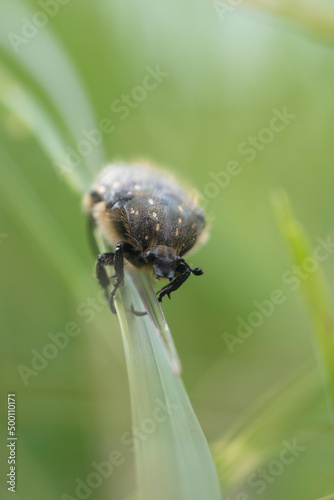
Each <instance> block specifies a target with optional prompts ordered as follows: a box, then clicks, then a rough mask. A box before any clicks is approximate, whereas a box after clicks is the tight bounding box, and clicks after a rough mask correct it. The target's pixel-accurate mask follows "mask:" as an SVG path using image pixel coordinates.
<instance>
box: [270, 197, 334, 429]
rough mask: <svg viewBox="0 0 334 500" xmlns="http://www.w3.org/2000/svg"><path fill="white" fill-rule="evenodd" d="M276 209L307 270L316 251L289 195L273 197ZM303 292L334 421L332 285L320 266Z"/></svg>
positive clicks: (304, 283) (286, 237)
mask: <svg viewBox="0 0 334 500" xmlns="http://www.w3.org/2000/svg"><path fill="white" fill-rule="evenodd" d="M272 202H273V207H274V211H275V214H276V216H277V220H278V224H279V227H280V229H281V233H282V235H283V238H284V240H285V242H286V244H287V246H288V248H289V250H290V253H291V255H292V258H293V260H294V262H295V264H296V265H297V266H300V267H301V268H302V269H305V268H304V263H305V262H306V259H312V260H313V261H314V260H315V257H314V250H313V248H312V245H311V244H310V242H309V240H308V237H307V235H306V233H305V231H304V229H303V227H302V226H301V224H300V223H299V222H298V221H297V220H296V219H295V217H294V215H293V213H292V209H291V205H290V202H289V199H288V196H287V194H286V193H285V192H280V193H276V194H275V195H273V197H272ZM301 291H302V293H303V297H304V300H305V303H306V307H307V311H308V313H309V315H310V318H311V321H312V324H313V330H314V333H315V340H316V346H317V347H316V354H317V358H318V359H319V362H320V368H321V370H322V373H323V374H324V379H325V387H326V389H327V392H328V395H329V399H330V401H331V405H332V410H331V415H332V422H333V405H334V322H333V315H332V310H331V305H330V298H329V292H328V286H327V284H326V280H325V277H324V274H323V271H322V269H321V267H320V264H319V263H318V266H317V268H316V269H315V270H314V271H313V272H309V273H308V275H307V278H306V279H303V280H301Z"/></svg>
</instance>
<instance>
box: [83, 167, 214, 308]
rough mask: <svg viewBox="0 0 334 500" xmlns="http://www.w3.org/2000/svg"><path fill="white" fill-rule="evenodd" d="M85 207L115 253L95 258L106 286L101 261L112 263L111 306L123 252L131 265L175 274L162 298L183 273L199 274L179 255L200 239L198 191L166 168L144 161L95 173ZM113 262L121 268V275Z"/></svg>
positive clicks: (202, 222)
mask: <svg viewBox="0 0 334 500" xmlns="http://www.w3.org/2000/svg"><path fill="white" fill-rule="evenodd" d="M84 207H85V210H86V212H87V214H88V216H89V218H90V220H91V221H92V222H93V223H94V224H96V225H97V226H98V227H99V229H100V230H101V232H102V234H103V236H104V238H105V239H106V241H107V242H108V243H109V244H110V245H111V246H112V247H113V248H115V254H111V253H110V254H102V255H110V257H109V260H108V262H106V258H104V259H102V258H101V256H100V257H99V258H100V261H101V260H104V261H105V262H104V263H102V264H100V265H99V261H98V264H97V277H98V279H99V281H100V284H101V285H102V286H103V288H104V289H105V290H107V285H106V283H107V281H108V284H109V278H107V277H106V273H105V266H108V265H114V267H115V271H116V278H117V280H116V283H115V286H114V290H113V291H112V292H111V297H110V305H111V308H112V310H114V308H113V305H112V300H113V296H114V295H115V292H116V290H115V287H116V289H117V286H118V285H119V284H120V283H121V282H122V280H123V277H122V276H121V275H122V273H123V258H124V257H125V258H126V260H127V261H129V262H130V263H131V264H132V265H133V266H135V267H142V266H151V267H152V268H153V270H154V271H155V275H156V277H157V278H158V279H159V278H168V279H169V280H170V281H171V280H174V281H172V283H170V285H167V286H166V287H165V288H164V289H162V290H161V291H160V292H159V300H160V301H161V299H162V296H163V295H165V294H167V295H168V296H169V293H170V292H171V291H174V290H175V289H176V288H178V287H179V286H180V284H179V282H180V276H181V275H182V279H183V281H185V279H187V277H188V276H189V274H190V273H191V272H193V273H194V274H202V272H201V270H200V269H195V270H193V269H191V268H190V266H189V265H188V264H187V263H186V262H185V261H184V259H183V256H184V255H185V254H186V253H187V252H189V251H190V250H191V249H192V248H194V247H195V245H197V244H198V243H201V242H203V240H204V236H205V231H204V227H205V219H204V214H203V212H202V210H201V209H200V208H199V206H198V203H197V195H196V194H195V193H190V194H189V193H188V192H187V191H186V190H184V189H183V188H181V187H180V186H179V185H178V184H177V183H176V182H175V180H174V179H173V178H172V177H171V176H170V175H169V174H167V173H166V172H165V171H163V170H159V169H155V168H152V167H150V166H146V165H143V164H131V165H128V164H122V163H116V164H112V165H110V166H108V167H106V168H105V169H103V170H102V172H101V173H100V175H99V176H98V177H97V179H96V181H95V183H94V185H93V186H92V190H91V191H90V193H89V194H87V195H86V196H85V198H84ZM117 253H118V254H119V255H121V258H120V259H118V260H119V261H120V260H122V264H121V265H118V266H117V264H116V263H115V262H114V261H115V260H117V255H116V254H117ZM111 255H112V256H113V257H111ZM117 267H118V268H119V269H121V270H120V276H117ZM102 275H103V277H102ZM185 275H187V276H185ZM177 280H178V281H177ZM183 281H182V283H183ZM118 282H119V283H118ZM173 283H174V286H172V285H173ZM182 283H181V284H182ZM106 293H107V291H106Z"/></svg>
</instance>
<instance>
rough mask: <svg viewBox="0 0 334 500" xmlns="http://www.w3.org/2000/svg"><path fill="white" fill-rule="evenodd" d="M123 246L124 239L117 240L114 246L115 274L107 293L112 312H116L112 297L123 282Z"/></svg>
mask: <svg viewBox="0 0 334 500" xmlns="http://www.w3.org/2000/svg"><path fill="white" fill-rule="evenodd" d="M124 246H125V243H124V241H119V242H118V243H117V245H116V248H115V255H114V269H115V275H114V276H113V277H115V278H116V281H115V283H114V287H113V289H112V290H111V292H110V295H109V306H110V309H111V312H113V313H114V314H116V309H115V306H114V297H115V294H116V292H117V289H118V287H119V286H120V285H121V284H122V283H123V280H124Z"/></svg>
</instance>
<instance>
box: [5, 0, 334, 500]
mask: <svg viewBox="0 0 334 500" xmlns="http://www.w3.org/2000/svg"><path fill="white" fill-rule="evenodd" d="M235 3H236V2H235ZM264 3H265V2H264ZM283 3H284V2H283ZM292 3H294V2H292ZM299 3H300V4H302V2H299ZM306 3H307V2H306ZM247 4H248V2H245V5H242V6H237V7H236V6H235V7H233V2H230V3H228V2H226V3H225V6H228V7H229V9H224V8H223V9H222V4H221V3H220V4H219V3H218V2H216V3H212V2H190V1H184V2H177V1H176V0H170V1H168V2H167V1H158V2H154V3H153V2H148V1H146V0H142V1H141V2H134V1H132V0H130V1H127V2H122V1H120V0H114V1H112V2H109V1H107V0H95V1H94V2H92V1H91V2H78V1H76V0H69V1H67V2H65V1H64V0H62V2H60V0H58V1H57V0H54V1H52V2H49V3H47V2H46V1H45V2H43V1H41V2H39V3H38V2H33V1H30V2H28V1H26V2H17V1H14V2H10V3H7V4H5V2H2V4H1V7H0V8H1V21H0V26H1V35H2V36H1V50H0V55H1V60H0V63H1V66H0V69H1V80H0V96H1V98H0V99H1V108H0V113H1V124H0V126H1V133H0V158H1V171H2V174H3V175H2V182H1V186H0V192H1V196H0V206H1V224H0V233H1V234H0V254H1V260H0V262H1V268H2V271H1V285H2V286H1V304H2V313H1V323H2V335H1V344H2V348H1V370H2V376H1V382H2V384H1V386H2V395H1V402H0V404H1V407H2V414H3V416H4V418H3V422H2V432H1V433H2V436H3V438H2V439H1V446H2V450H1V453H0V456H1V464H0V465H1V470H2V471H5V473H7V464H6V460H7V454H6V448H5V437H6V421H5V420H6V419H5V416H6V403H7V396H6V395H7V393H8V392H15V393H16V399H17V429H18V431H17V432H18V437H19V440H18V452H17V453H18V473H17V474H18V479H17V493H16V498H17V499H18V500H21V499H24V500H29V499H36V498H48V499H49V500H53V499H59V498H61V497H62V494H64V493H67V494H69V495H72V496H73V497H75V487H76V482H75V480H76V478H81V479H82V480H83V481H85V478H86V477H87V475H88V474H89V473H91V472H92V471H93V470H94V469H93V468H92V462H93V461H96V462H101V461H102V460H105V459H106V458H107V456H108V455H109V453H110V452H111V451H112V450H114V449H122V444H121V442H120V436H121V435H122V434H123V433H124V432H126V431H128V430H129V429H130V428H131V415H130V405H129V392H128V383H127V373H126V367H125V360H124V355H123V347H122V340H121V335H120V330H119V326H118V322H117V318H116V317H114V316H112V315H111V314H110V312H109V311H108V309H107V308H106V307H103V306H101V305H100V304H99V303H97V302H96V303H93V302H90V305H89V300H90V298H93V299H94V297H96V295H97V293H98V291H99V289H98V286H97V283H96V281H95V279H94V276H93V269H94V256H93V254H92V253H91V251H90V248H89V245H88V241H87V235H86V221H85V219H84V216H83V214H82V210H81V195H80V193H78V192H77V191H74V190H71V189H69V188H68V185H67V183H66V181H65V176H64V172H65V174H66V173H69V175H70V176H72V177H73V179H74V180H76V179H78V183H79V184H80V188H81V189H82V190H83V189H87V187H88V186H89V183H90V182H91V180H92V179H93V177H94V175H95V173H97V172H98V171H99V169H100V168H101V167H102V166H103V165H104V164H105V163H107V162H108V161H112V160H114V159H124V160H133V159H138V158H147V159H149V160H151V161H152V162H156V163H157V164H159V165H162V166H167V167H168V168H170V170H171V171H174V172H175V173H177V174H178V175H179V176H180V177H181V178H182V179H183V180H185V181H188V182H189V183H190V184H193V185H194V186H196V187H197V189H198V190H199V191H200V193H201V194H202V195H203V197H204V198H205V200H204V201H206V203H205V206H206V211H207V214H208V218H209V220H210V224H211V230H210V239H209V241H208V243H207V244H206V245H205V246H204V247H203V248H202V249H201V250H200V251H199V252H198V253H196V254H194V256H192V257H191V258H189V261H190V263H191V264H193V265H194V266H201V267H202V268H203V270H204V271H205V274H204V276H203V277H201V278H198V279H197V278H191V279H190V280H189V281H188V282H187V283H186V284H185V285H184V287H182V288H181V289H180V290H179V291H178V292H177V294H175V296H174V299H173V300H172V301H171V302H169V301H167V300H166V301H165V302H164V304H163V309H164V312H165V315H166V318H167V321H168V323H169V326H170V329H171V331H172V334H173V337H174V340H175V343H176V346H177V349H178V352H179V355H180V357H181V360H182V365H183V380H184V383H185V385H186V388H187V390H188V393H189V397H190V399H191V401H192V404H193V406H194V409H195V412H196V414H197V416H198V418H199V420H200V423H201V425H202V427H203V430H204V432H205V435H206V436H207V439H208V440H209V442H210V443H212V444H213V450H214V451H215V457H216V459H217V462H218V465H219V474H220V478H221V481H222V484H223V485H224V489H225V492H226V497H227V498H230V499H231V500H234V499H238V500H247V499H248V498H250V499H254V498H256V499H257V498H259V499H265V500H268V499H270V500H276V499H277V500H278V499H282V498H293V499H294V500H299V499H300V500H316V499H318V498H321V497H325V496H326V495H329V494H330V493H332V492H333V491H334V475H333V470H334V438H333V420H332V419H331V413H330V402H329V400H328V397H327V393H326V389H325V387H324V384H323V382H322V376H321V369H320V368H319V365H318V363H317V350H316V348H315V342H314V340H313V329H312V325H311V322H310V319H309V315H308V312H307V309H306V307H305V304H304V302H303V300H302V296H301V294H300V290H297V291H295V292H292V291H291V289H290V287H289V286H288V285H287V284H286V283H284V282H283V281H282V276H283V274H284V273H285V272H286V271H287V270H289V269H291V266H292V265H293V263H292V261H291V260H290V256H289V253H288V251H287V249H286V245H285V243H284V241H283V239H282V237H281V235H280V231H279V228H278V225H277V222H276V220H275V216H274V214H273V210H272V206H271V203H270V196H271V194H272V193H273V192H274V191H276V190H277V189H280V188H283V189H285V190H286V191H287V193H288V195H289V198H290V201H291V203H292V206H293V208H294V211H295V214H296V217H297V218H298V220H300V221H301V222H302V224H303V226H304V228H305V230H306V232H307V234H308V236H309V238H310V241H311V244H312V245H313V246H316V245H317V238H319V237H320V238H324V239H326V238H327V237H329V236H330V235H332V236H333V237H334V219H333V207H334V203H333V196H332V193H333V183H334V171H333V153H334V146H333V126H334V93H333V85H334V50H333V49H334V47H333V45H332V44H331V42H330V41H329V40H327V39H325V38H322V37H321V29H320V30H318V33H317V34H314V33H312V32H311V31H306V30H303V29H302V28H301V27H297V24H293V23H292V22H288V21H282V20H280V19H278V18H276V17H275V16H274V15H272V16H271V15H268V14H263V13H261V12H258V11H255V10H254V11H253V10H252V9H251V8H249V9H247ZM326 5H327V4H326ZM327 6H328V8H331V7H332V3H328V5H327ZM48 9H49V10H48ZM38 12H43V13H44V15H40V14H38ZM45 16H46V17H45ZM296 17H297V18H298V11H296ZM31 23H32V24H31ZM43 24H45V25H43ZM36 25H37V28H36ZM42 25H43V26H42ZM11 33H12V34H11ZM13 34H14V35H13ZM15 35H16V36H15ZM157 66H159V67H160V70H161V71H162V72H164V73H166V74H165V75H164V76H163V77H161V78H160V79H161V81H158V80H157V85H156V88H154V89H152V90H147V91H142V90H138V89H137V90H136V89H135V88H136V87H138V86H142V82H143V79H144V78H145V75H147V74H148V72H149V71H150V70H148V69H147V67H150V68H151V69H156V68H157ZM152 81H153V80H152V79H151V80H150V82H152ZM145 92H146V95H145ZM131 93H132V100H131V104H126V109H123V113H121V112H120V111H117V109H119V106H120V103H119V101H116V100H122V99H123V96H124V95H128V94H130V95H131ZM111 106H113V109H112V108H111ZM284 109H286V112H287V113H288V114H289V115H293V118H291V117H290V119H289V123H285V124H284V127H282V130H280V131H276V130H274V131H270V130H269V131H268V130H266V131H264V129H268V127H269V126H270V124H272V123H273V121H272V119H273V117H274V116H275V115H277V113H279V112H280V113H283V112H284ZM125 115H126V116H125ZM103 119H109V120H111V121H112V123H113V130H112V131H111V132H109V133H104V134H103V137H102V140H100V139H99V138H100V137H101V136H100V135H96V134H95V136H94V134H93V135H91V137H93V138H94V137H95V139H94V140H95V142H96V143H98V144H95V145H94V144H93V145H91V146H87V145H86V148H87V151H88V152H86V154H83V155H81V158H79V160H78V157H77V158H76V162H77V163H76V164H75V165H73V164H72V165H70V163H68V159H67V160H66V153H68V152H69V149H68V148H71V151H72V152H73V151H77V153H78V148H80V141H83V140H85V139H87V134H89V132H91V131H92V130H93V129H94V128H96V127H97V126H98V124H99V123H100V122H101V120H103ZM282 123H284V122H282ZM275 124H277V122H275ZM109 125H110V123H109ZM84 131H86V132H84ZM85 133H86V137H85ZM250 136H252V137H253V136H255V137H257V140H258V141H259V142H257V146H256V147H255V149H254V150H253V153H252V154H251V153H250V152H248V153H247V154H245V149H246V147H250V146H249V145H248V146H247V144H248V143H249V140H252V139H249V138H250ZM96 137H98V139H96ZM91 140H93V139H91ZM82 147H84V146H82ZM251 157H254V158H253V159H252V161H248V160H250V158H251ZM232 160H235V161H236V162H238V165H239V167H238V168H239V170H238V172H239V173H238V174H237V175H234V176H232V177H231V178H230V180H229V182H226V185H225V186H223V185H220V186H219V185H218V184H217V183H216V184H212V183H213V182H214V181H213V178H212V177H213V175H214V174H217V173H219V172H220V174H219V175H220V176H221V178H222V176H224V174H222V173H221V172H222V171H226V170H227V168H228V167H227V165H228V164H229V162H231V161H232ZM224 179H226V176H224ZM322 266H323V270H324V272H325V276H326V278H327V281H328V283H329V286H330V287H331V288H332V290H333V283H334V256H331V255H329V257H328V259H326V260H325V261H324V262H323V263H322ZM277 288H279V289H281V290H283V292H284V293H285V295H286V300H285V301H284V303H282V304H281V305H279V306H276V307H275V310H274V311H273V313H272V314H270V316H269V317H268V318H266V319H265V320H264V321H263V322H262V324H261V325H260V326H259V327H256V328H254V332H253V333H252V334H251V335H250V336H249V337H248V338H246V339H243V341H242V342H241V343H238V344H235V345H234V348H233V352H231V349H229V348H228V344H227V342H226V340H225V339H226V336H225V337H224V333H226V332H228V333H230V334H231V335H236V334H237V333H236V331H237V326H238V317H241V318H243V319H244V320H245V321H247V317H248V315H249V314H250V313H252V312H254V311H255V310H256V307H255V306H254V303H253V302H254V301H259V302H262V301H264V300H266V299H268V298H269V296H270V294H271V293H272V291H273V290H275V289H277ZM94 304H95V305H94ZM94 307H95V311H94ZM78 308H79V309H78ZM88 309H89V310H90V311H94V312H91V313H89V312H88V313H87V310H88ZM83 311H86V314H83ZM69 322H74V323H75V324H76V325H77V327H78V328H79V329H80V333H78V335H76V336H74V337H71V338H69V342H68V345H67V346H66V348H64V349H59V352H58V353H57V355H56V356H55V357H54V359H50V360H48V362H47V365H46V366H45V367H44V368H43V369H41V370H40V371H35V373H34V374H29V376H27V377H25V380H23V379H24V377H22V376H21V375H20V373H19V370H20V369H18V367H19V366H20V365H24V366H25V367H28V368H32V365H31V362H32V357H33V354H32V352H31V351H32V349H35V350H37V351H38V352H39V353H41V352H42V350H43V348H44V347H45V345H46V344H48V343H50V338H49V337H48V334H49V333H50V332H51V333H52V334H56V333H59V332H63V331H64V329H65V327H66V325H67V324H68V323H69ZM21 371H22V369H21ZM294 440H297V443H298V445H300V446H301V447H303V451H302V452H300V453H299V455H298V457H296V458H295V460H294V461H293V462H292V463H291V464H289V465H284V467H283V469H282V470H281V469H280V468H278V469H279V470H278V469H277V468H276V469H275V467H274V466H272V461H273V460H276V459H277V458H278V457H279V456H280V453H281V451H282V449H283V448H284V446H285V445H284V444H282V443H283V442H286V441H288V442H289V443H293V441H294ZM217 443H220V444H217ZM123 448H124V447H123ZM122 452H124V456H125V463H124V464H123V465H122V466H120V467H118V468H115V470H114V471H113V473H112V475H111V477H109V478H108V479H105V480H104V481H103V483H102V485H101V486H100V487H99V488H97V489H95V490H94V491H93V492H92V494H91V495H89V496H88V497H87V498H94V500H95V499H96V500H99V499H103V500H104V499H108V500H111V499H112V500H113V499H117V500H123V499H124V500H125V499H130V498H135V496H134V495H135V484H134V470H133V469H134V466H133V454H131V452H129V450H126V449H122ZM270 467H271V469H270ZM260 468H262V472H263V469H265V470H266V471H267V476H266V478H267V479H263V477H264V476H263V477H262V481H264V483H262V484H264V486H263V488H264V489H263V488H260V487H259V486H258V487H255V486H254V484H251V480H250V478H251V477H253V480H255V479H254V477H255V478H257V479H259V477H260V476H259V474H260V473H259V469H260ZM268 468H269V469H270V470H269V469H268ZM268 470H269V472H268ZM275 470H276V472H275ZM277 470H278V472H277ZM270 471H271V472H270ZM254 474H255V476H253V475H254ZM268 474H269V475H268ZM260 489H261V490H263V491H261V492H259V491H258V490H260ZM1 492H2V497H3V498H10V493H9V492H8V491H7V489H6V484H5V481H4V479H2V484H1Z"/></svg>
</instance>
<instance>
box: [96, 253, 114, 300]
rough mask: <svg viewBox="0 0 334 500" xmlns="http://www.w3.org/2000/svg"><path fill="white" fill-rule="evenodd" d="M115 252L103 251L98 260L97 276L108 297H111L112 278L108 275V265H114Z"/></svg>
mask: <svg viewBox="0 0 334 500" xmlns="http://www.w3.org/2000/svg"><path fill="white" fill-rule="evenodd" d="M114 257H115V254H114V253H111V252H109V253H101V254H100V255H99V256H98V258H97V261H96V271H95V272H96V277H97V279H98V281H99V283H100V285H101V287H102V288H103V290H104V294H105V296H106V299H107V300H108V298H109V293H108V286H109V284H110V279H109V277H108V275H107V271H106V266H112V265H113V264H114Z"/></svg>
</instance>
